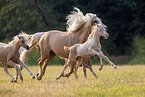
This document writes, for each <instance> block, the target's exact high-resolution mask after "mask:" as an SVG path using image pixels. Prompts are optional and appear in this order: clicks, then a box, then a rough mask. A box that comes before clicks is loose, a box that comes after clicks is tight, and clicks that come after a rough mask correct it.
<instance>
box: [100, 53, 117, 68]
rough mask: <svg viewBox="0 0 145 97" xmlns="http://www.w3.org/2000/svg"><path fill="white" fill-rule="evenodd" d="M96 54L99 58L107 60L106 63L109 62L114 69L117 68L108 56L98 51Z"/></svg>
mask: <svg viewBox="0 0 145 97" xmlns="http://www.w3.org/2000/svg"><path fill="white" fill-rule="evenodd" d="M98 56H99V57H101V58H103V59H104V60H105V61H107V62H108V63H110V64H111V65H112V66H113V67H114V68H115V69H117V67H116V65H115V64H114V63H113V62H111V61H110V60H109V58H108V57H107V56H105V55H104V54H103V52H101V51H100V52H99V54H98Z"/></svg>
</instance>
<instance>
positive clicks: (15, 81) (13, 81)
mask: <svg viewBox="0 0 145 97" xmlns="http://www.w3.org/2000/svg"><path fill="white" fill-rule="evenodd" d="M9 83H17V80H11V81H9Z"/></svg>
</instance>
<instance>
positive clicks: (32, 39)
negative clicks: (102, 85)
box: [7, 32, 95, 75]
mask: <svg viewBox="0 0 145 97" xmlns="http://www.w3.org/2000/svg"><path fill="white" fill-rule="evenodd" d="M44 33H45V32H37V33H35V34H32V35H29V34H26V33H24V32H22V33H20V34H19V35H22V36H24V37H25V38H26V39H27V40H28V44H29V46H30V49H29V50H24V49H22V50H20V53H21V55H20V60H21V61H22V62H24V63H25V64H27V60H28V56H29V55H30V53H31V52H32V50H33V49H34V48H36V49H37V50H39V45H38V42H39V40H40V38H41V36H42V35H43V34H44ZM84 61H85V62H84V63H85V67H87V68H89V69H90V71H91V72H92V73H93V74H95V73H94V71H93V69H92V64H91V61H90V58H85V59H84ZM82 65H83V67H84V64H82ZM7 66H9V67H10V65H7ZM85 67H84V68H83V71H84V75H86V69H85ZM21 70H22V66H21ZM74 71H75V70H74Z"/></svg>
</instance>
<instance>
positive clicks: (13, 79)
mask: <svg viewBox="0 0 145 97" xmlns="http://www.w3.org/2000/svg"><path fill="white" fill-rule="evenodd" d="M4 71H5V72H6V73H7V74H8V75H9V76H10V78H11V79H12V80H11V81H10V83H11V82H16V81H15V78H14V77H13V76H12V75H11V74H10V73H9V71H8V68H7V65H6V64H4Z"/></svg>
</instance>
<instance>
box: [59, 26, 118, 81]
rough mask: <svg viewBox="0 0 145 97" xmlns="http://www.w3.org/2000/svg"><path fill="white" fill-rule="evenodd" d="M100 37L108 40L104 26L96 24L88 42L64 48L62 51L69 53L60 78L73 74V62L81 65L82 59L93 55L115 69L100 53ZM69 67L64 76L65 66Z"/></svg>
mask: <svg viewBox="0 0 145 97" xmlns="http://www.w3.org/2000/svg"><path fill="white" fill-rule="evenodd" d="M100 36H103V37H104V38H105V39H107V38H108V36H109V35H108V33H107V32H106V30H105V25H102V24H97V25H95V26H93V30H92V33H91V34H90V36H89V37H88V40H87V41H86V42H85V43H83V44H75V45H73V46H71V47H66V46H64V50H65V51H66V52H68V53H69V58H68V60H67V65H65V66H64V68H63V70H62V72H61V74H60V75H59V77H58V78H60V77H68V76H69V75H70V74H71V73H72V72H73V68H74V66H73V64H72V63H73V62H75V61H76V60H77V61H78V64H81V59H82V58H83V57H85V58H87V57H91V56H94V55H97V56H99V57H100V58H103V59H104V60H106V61H107V62H109V63H110V64H111V65H112V66H114V68H115V69H116V68H117V67H116V65H115V64H114V63H112V62H111V61H110V60H109V59H108V57H106V56H105V55H104V54H103V52H102V51H101V44H100ZM69 65H70V71H69V72H68V73H66V74H64V70H65V69H66V68H67V66H69ZM75 78H76V79H77V78H78V77H77V75H75Z"/></svg>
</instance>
